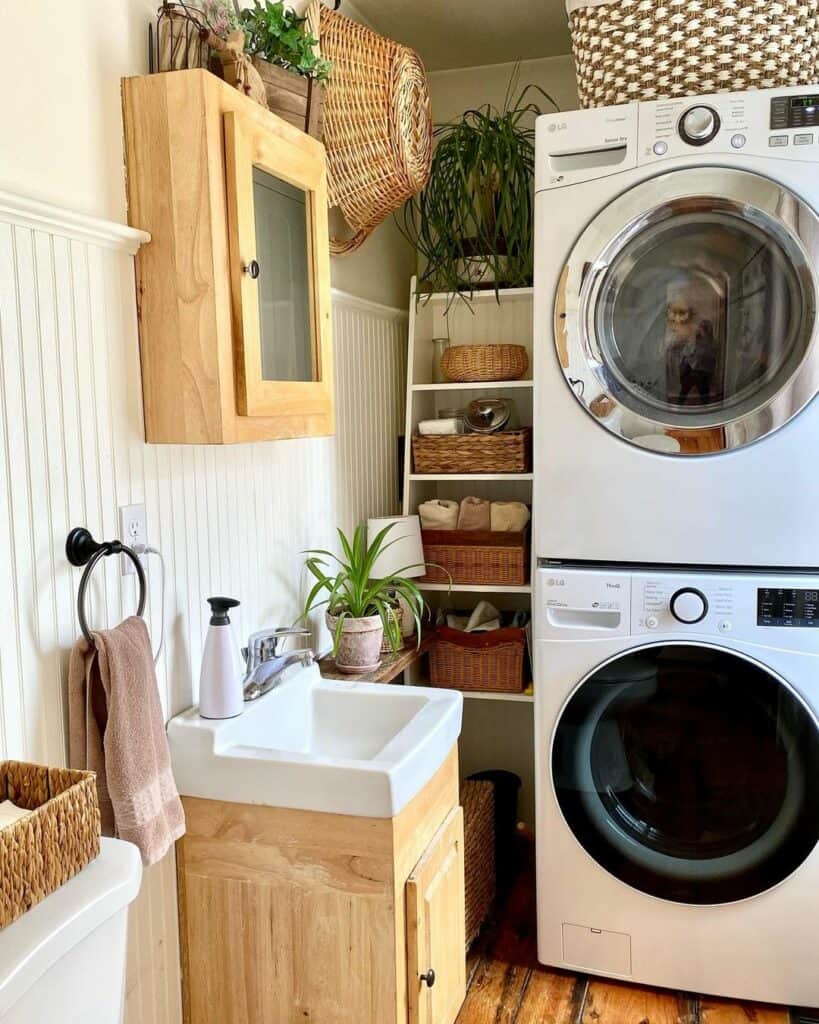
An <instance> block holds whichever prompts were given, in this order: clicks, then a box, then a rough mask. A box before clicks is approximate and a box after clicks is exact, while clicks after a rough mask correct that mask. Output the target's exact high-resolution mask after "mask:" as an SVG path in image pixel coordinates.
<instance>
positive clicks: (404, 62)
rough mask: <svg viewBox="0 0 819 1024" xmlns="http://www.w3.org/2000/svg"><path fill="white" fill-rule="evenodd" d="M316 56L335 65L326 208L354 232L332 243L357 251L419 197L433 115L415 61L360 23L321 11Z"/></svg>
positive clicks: (327, 128)
mask: <svg viewBox="0 0 819 1024" xmlns="http://www.w3.org/2000/svg"><path fill="white" fill-rule="evenodd" d="M320 43H321V52H322V54H323V55H324V56H325V57H326V58H327V59H328V60H330V61H332V63H333V70H332V73H331V74H330V80H329V81H328V83H327V87H326V91H325V97H324V145H325V147H326V149H327V184H328V189H329V198H330V205H331V206H339V207H340V208H341V211H342V213H343V214H344V218H345V220H346V221H347V223H348V224H349V225H350V227H351V228H353V230H354V231H355V234H354V235H353V236H352V238H349V239H337V238H334V239H331V242H330V248H331V250H332V252H333V253H335V254H336V255H339V254H341V253H346V252H352V251H353V250H354V249H357V248H358V247H359V246H360V245H361V244H362V242H364V240H365V239H366V238H367V237H368V236H369V234H370V233H371V232H372V231H373V229H374V228H376V227H377V226H378V225H379V224H380V223H381V221H383V220H384V219H385V218H386V217H388V216H389V215H390V214H391V213H392V212H393V211H394V210H397V209H398V208H399V207H400V206H403V204H404V203H405V202H406V201H407V199H409V198H410V197H411V196H414V195H415V194H416V193H417V192H420V191H421V190H422V189H423V187H424V185H426V183H427V179H428V178H429V172H430V167H431V165H432V110H431V107H430V101H429V86H428V85H427V78H426V74H425V72H424V66H423V64H422V63H421V60H420V58H419V57H418V55H417V54H416V53H415V52H414V51H412V50H410V49H408V48H407V47H406V46H401V45H400V44H398V43H394V42H392V40H390V39H385V37H384V36H382V35H379V34H378V33H377V32H373V31H372V30H371V29H369V28H367V27H366V26H365V25H361V24H359V23H358V22H355V21H352V20H351V19H350V18H346V17H344V15H342V14H336V13H335V12H334V11H331V10H330V9H329V8H328V7H326V6H325V5H322V8H321V35H320Z"/></svg>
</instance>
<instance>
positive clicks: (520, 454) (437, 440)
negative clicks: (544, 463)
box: [412, 428, 532, 473]
mask: <svg viewBox="0 0 819 1024" xmlns="http://www.w3.org/2000/svg"><path fill="white" fill-rule="evenodd" d="M412 462H413V466H414V468H415V472H416V473H528V472H529V471H530V469H531V468H532V431H531V429H529V428H527V429H525V430H504V431H500V432H499V433H497V434H431V435H427V436H424V437H422V436H421V435H417V436H416V437H413V439H412Z"/></svg>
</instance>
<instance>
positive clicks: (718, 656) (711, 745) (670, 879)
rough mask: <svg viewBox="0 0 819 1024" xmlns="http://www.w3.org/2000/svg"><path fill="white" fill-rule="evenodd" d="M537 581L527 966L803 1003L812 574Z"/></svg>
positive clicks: (817, 598) (806, 982)
mask: <svg viewBox="0 0 819 1024" xmlns="http://www.w3.org/2000/svg"><path fill="white" fill-rule="evenodd" d="M537 593H538V608H539V611H538V615H537V619H536V623H535V628H536V637H537V640H536V645H537V659H536V664H537V665H538V666H539V668H538V674H539V677H538V679H537V681H536V686H535V715H536V755H537V775H536V778H537V844H538V845H537V872H538V874H537V906H538V953H539V957H540V960H541V961H542V962H543V963H544V964H551V965H555V966H558V967H562V968H566V969H568V970H572V971H582V972H588V973H591V974H600V975H605V976H610V977H613V978H621V979H624V980H628V981H635V982H640V983H642V984H650V985H660V986H666V987H669V988H674V989H681V990H686V991H692V992H705V993H713V994H717V995H723V996H729V997H733V998H741V999H752V1000H760V1001H763V1002H776V1003H784V1004H798V1005H807V1006H816V1005H819V972H817V970H816V942H815V934H814V933H815V922H816V920H817V919H819V849H817V841H818V840H819V813H817V808H818V807H819V723H818V722H817V711H819V575H811V576H807V575H796V574H792V575H771V574H760V575H757V574H753V573H740V572H737V573H725V572H723V573H720V574H719V575H711V574H709V573H706V572H667V571H664V570H662V569H659V570H656V571H654V570H648V571H639V572H636V571H627V570H624V569H618V568H611V569H608V568H604V569H599V570H591V569H588V568H573V567H571V566H557V565H554V566H549V567H546V568H543V569H541V570H539V572H538V574H537Z"/></svg>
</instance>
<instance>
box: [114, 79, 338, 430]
mask: <svg viewBox="0 0 819 1024" xmlns="http://www.w3.org/2000/svg"><path fill="white" fill-rule="evenodd" d="M122 103H123V122H124V130H125V162H126V172H127V193H128V221H129V223H130V224H131V225H132V226H139V227H141V228H142V229H144V230H145V231H148V232H150V235H151V241H150V242H149V243H148V244H146V245H143V246H142V247H141V249H140V251H139V253H138V254H137V257H136V276H137V304H138V310H137V312H138V320H139V341H140V354H141V362H142V385H143V400H144V408H145V434H146V439H147V440H148V441H149V442H165V443H190V444H224V443H231V442H241V441H262V440H272V439H276V438H284V437H305V436H314V435H323V434H332V433H333V429H334V419H333V354H332V337H331V313H330V255H329V254H330V244H329V238H328V229H327V170H326V155H325V151H324V147H323V146H322V145H321V143H320V142H318V141H317V140H316V139H313V138H311V137H310V136H308V135H305V134H304V133H303V132H300V131H299V130H298V129H297V128H295V127H293V125H290V124H288V123H287V122H285V121H283V120H282V119H281V118H279V117H276V116H275V115H274V114H271V113H270V112H269V111H267V110H265V109H264V108H263V107H261V106H259V104H258V103H254V102H253V101H252V100H250V99H249V98H248V97H246V96H244V95H243V94H241V93H240V92H238V91H237V90H236V89H233V88H231V87H230V86H228V85H227V84H226V83H224V82H222V81H221V80H220V79H218V78H216V76H215V75H212V74H211V73H210V72H208V71H205V70H201V69H199V70H192V71H171V72H165V73H162V74H156V75H145V76H142V77H138V78H126V79H124V80H123V82H122Z"/></svg>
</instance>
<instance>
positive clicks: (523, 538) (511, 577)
mask: <svg viewBox="0 0 819 1024" xmlns="http://www.w3.org/2000/svg"><path fill="white" fill-rule="evenodd" d="M421 540H422V542H423V545H424V561H425V562H426V563H427V574H426V576H424V578H423V582H424V583H449V582H450V580H451V581H452V582H453V583H472V584H479V585H483V586H497V587H515V586H523V584H525V583H526V582H527V580H528V578H529V545H528V533H527V532H526V531H523V532H522V533H499V532H497V531H493V530H422V531H421Z"/></svg>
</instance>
